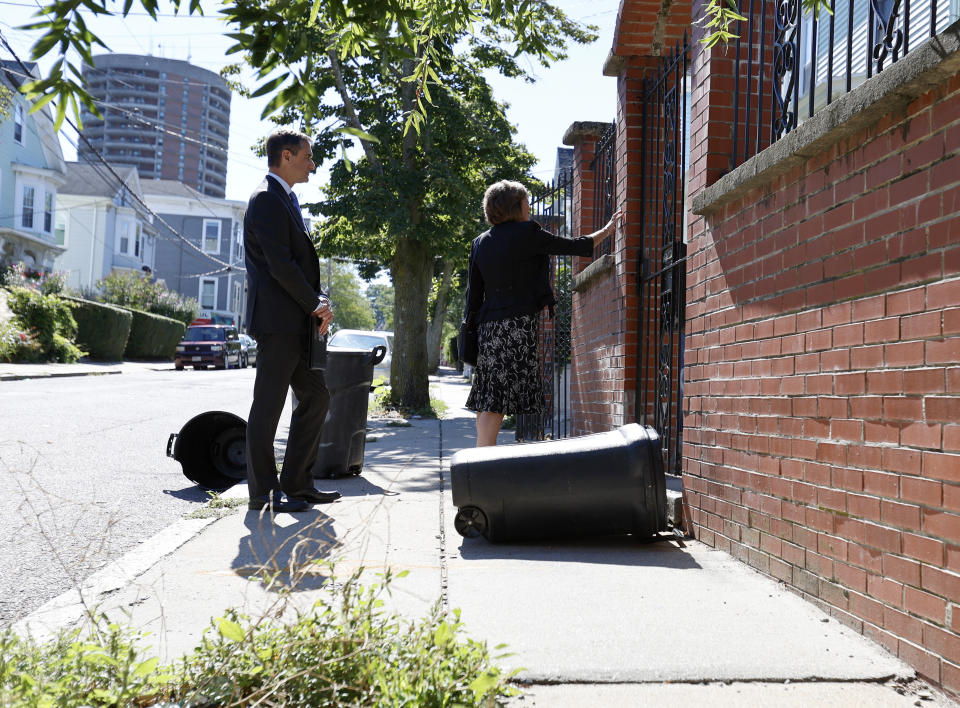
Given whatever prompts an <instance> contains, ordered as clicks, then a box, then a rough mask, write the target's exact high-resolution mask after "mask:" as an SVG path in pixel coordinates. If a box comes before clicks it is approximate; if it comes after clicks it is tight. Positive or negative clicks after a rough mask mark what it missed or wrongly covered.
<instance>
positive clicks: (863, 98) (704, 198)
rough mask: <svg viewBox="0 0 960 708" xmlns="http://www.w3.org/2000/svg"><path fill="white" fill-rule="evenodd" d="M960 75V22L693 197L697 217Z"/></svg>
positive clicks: (764, 182) (693, 208)
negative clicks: (959, 73)
mask: <svg viewBox="0 0 960 708" xmlns="http://www.w3.org/2000/svg"><path fill="white" fill-rule="evenodd" d="M958 71H960V20H958V21H956V22H954V23H953V24H952V25H950V26H949V27H947V29H945V30H944V31H943V32H941V33H940V34H938V35H937V36H935V37H931V38H930V40H929V41H927V42H924V43H923V44H922V45H921V46H920V47H918V48H917V49H915V50H913V51H912V52H910V53H909V54H907V56H905V57H904V58H903V59H901V60H899V61H897V62H895V63H893V64H891V65H890V66H889V67H888V68H886V69H884V70H883V71H881V72H880V73H879V74H876V75H875V76H872V77H871V78H869V79H867V80H866V81H865V82H863V83H862V84H860V85H859V86H857V87H856V88H855V89H853V90H852V91H850V93H847V94H844V95H843V96H840V98H838V99H837V100H836V101H833V102H832V103H830V104H829V105H827V106H826V107H824V108H822V109H820V110H819V111H818V112H817V113H815V114H814V115H813V117H812V118H808V119H807V120H806V121H804V122H803V123H802V124H801V125H799V126H798V127H797V128H795V129H794V130H792V131H790V132H789V133H787V134H786V135H784V136H783V137H782V138H780V139H779V140H778V141H776V142H775V143H773V144H772V145H770V146H769V147H768V148H766V149H765V150H762V151H761V152H759V153H757V154H756V155H754V156H753V157H751V158H750V159H749V160H747V161H746V162H744V163H743V164H742V165H740V166H739V167H737V168H736V169H734V170H732V171H731V172H728V173H727V174H725V175H724V176H723V177H721V178H720V179H718V180H717V181H716V182H714V183H713V184H711V185H710V186H709V187H707V188H706V189H704V190H703V191H701V192H699V193H698V194H695V195H693V196H692V198H691V200H690V207H691V209H692V211H693V213H694V214H701V215H705V214H710V213H712V212H714V211H716V210H718V209H720V208H721V207H723V206H724V205H726V204H728V203H729V202H732V201H733V200H735V199H738V198H739V197H741V196H743V195H744V194H746V193H747V192H748V191H750V190H751V189H755V188H757V187H761V186H763V185H764V184H767V183H769V182H770V181H771V180H772V179H774V178H775V177H778V176H779V175H781V174H783V173H785V172H787V171H789V170H791V169H792V168H794V167H796V166H798V165H801V164H803V163H804V162H806V161H807V160H808V159H810V158H811V157H813V156H815V155H817V154H819V153H821V152H823V151H824V150H826V149H828V148H829V147H830V146H832V145H834V144H835V143H838V142H840V141H841V140H843V139H844V138H847V137H849V136H850V135H852V134H853V133H856V132H858V131H860V130H863V129H864V128H867V127H869V126H871V125H873V124H875V123H876V122H877V121H879V120H880V119H881V118H882V117H883V116H885V115H889V114H890V113H894V112H895V111H898V110H900V109H902V108H904V107H905V106H906V105H907V104H909V103H910V102H911V101H913V100H914V99H915V98H917V97H918V96H920V95H921V94H923V93H925V92H926V91H929V90H930V89H932V88H935V87H937V86H939V85H941V84H942V83H943V82H944V81H947V80H949V79H950V78H952V77H953V76H954V75H955V74H956V73H957V72H958Z"/></svg>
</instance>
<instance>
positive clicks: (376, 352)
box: [370, 344, 387, 366]
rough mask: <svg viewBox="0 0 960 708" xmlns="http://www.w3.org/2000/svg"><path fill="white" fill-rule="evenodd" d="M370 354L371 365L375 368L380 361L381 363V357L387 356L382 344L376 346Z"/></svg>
mask: <svg viewBox="0 0 960 708" xmlns="http://www.w3.org/2000/svg"><path fill="white" fill-rule="evenodd" d="M370 354H371V356H373V360H372V364H373V365H374V366H376V365H377V364H379V363H380V362H381V361H383V357H385V356H386V355H387V348H386V347H385V346H383V345H382V344H378V345H377V346H375V347H374V348H373V350H372V351H371V352H370Z"/></svg>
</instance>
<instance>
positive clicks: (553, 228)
mask: <svg viewBox="0 0 960 708" xmlns="http://www.w3.org/2000/svg"><path fill="white" fill-rule="evenodd" d="M572 215H573V170H572V169H563V170H560V171H559V173H558V174H557V178H556V180H555V181H553V182H550V183H547V184H546V185H544V187H543V188H542V189H539V190H536V191H534V192H532V193H531V194H530V218H531V219H535V220H537V221H539V222H540V224H541V225H542V226H543V228H544V229H546V230H547V231H549V232H551V233H553V234H556V235H557V236H564V237H566V238H570V237H571V227H572V224H571V219H572ZM550 266H551V268H550V283H551V285H552V286H553V292H554V293H555V294H556V296H557V304H556V307H555V308H554V316H553V317H552V318H551V317H550V316H549V315H548V314H547V313H546V312H541V313H540V374H541V377H542V380H543V389H544V397H545V399H546V407H545V408H544V412H543V415H518V416H517V428H516V439H517V440H518V441H519V440H545V439H549V438H553V439H556V438H563V437H567V436H568V435H569V434H570V424H569V420H570V355H571V349H570V319H571V315H572V311H573V289H572V287H573V272H572V269H573V259H572V257H571V256H551V257H550Z"/></svg>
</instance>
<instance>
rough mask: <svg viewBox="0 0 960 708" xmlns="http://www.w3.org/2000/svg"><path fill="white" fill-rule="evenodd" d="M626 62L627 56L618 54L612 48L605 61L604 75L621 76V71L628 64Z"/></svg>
mask: <svg viewBox="0 0 960 708" xmlns="http://www.w3.org/2000/svg"><path fill="white" fill-rule="evenodd" d="M626 63H627V60H626V58H625V57H621V56H617V55H616V54H614V53H613V50H612V49H611V50H610V53H609V54H607V59H606V61H604V62H603V75H604V76H620V72H622V71H623V67H624V66H626Z"/></svg>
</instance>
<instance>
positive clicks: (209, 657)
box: [0, 571, 517, 708]
mask: <svg viewBox="0 0 960 708" xmlns="http://www.w3.org/2000/svg"><path fill="white" fill-rule="evenodd" d="M360 572H362V571H358V572H357V573H355V574H354V575H353V576H351V577H350V578H349V579H348V580H346V581H345V582H343V583H334V582H331V583H330V584H329V585H328V587H330V588H331V592H330V593H328V594H325V595H323V596H321V599H319V600H318V601H317V602H316V603H315V605H314V606H313V608H312V609H310V610H308V611H298V612H296V614H295V616H294V617H292V618H291V620H290V621H286V622H282V621H279V620H277V619H275V618H274V617H275V615H268V616H265V617H262V618H260V619H259V620H251V619H250V618H249V617H247V616H245V615H242V614H239V613H237V612H235V611H232V610H231V611H228V612H226V613H225V614H224V615H223V616H221V617H216V618H214V619H213V620H211V622H210V626H209V627H208V628H207V630H206V632H205V633H204V636H203V639H202V640H201V642H200V645H199V646H198V647H197V648H196V649H194V651H193V652H192V653H191V654H189V655H187V656H186V657H184V658H182V659H180V660H178V661H176V662H173V663H171V664H166V665H161V663H160V660H159V659H158V658H157V657H156V656H153V655H151V653H150V651H149V650H145V649H144V643H145V642H144V640H145V639H146V635H145V634H143V633H140V632H138V631H136V630H134V629H131V628H129V627H127V626H124V625H122V624H117V623H113V622H110V621H109V620H108V619H107V618H105V617H103V616H95V617H93V618H92V619H91V621H90V622H89V623H88V625H87V626H86V627H85V628H83V629H82V630H81V629H77V630H71V631H62V632H61V633H60V634H58V635H57V636H56V637H54V638H53V639H51V640H48V641H37V640H35V639H32V638H29V637H20V636H18V635H16V634H15V633H14V632H12V631H11V630H9V629H7V630H4V631H3V632H0V705H4V706H80V705H83V706H151V705H158V704H159V705H162V704H168V705H169V704H173V705H176V706H188V705H190V706H238V707H240V706H244V707H245V706H254V705H261V706H263V705H271V706H399V705H403V706H430V707H433V706H436V707H438V708H439V707H440V706H457V705H460V706H477V707H486V706H495V705H497V704H498V703H499V702H500V701H501V700H502V699H504V698H506V697H508V696H510V695H515V694H516V693H517V689H515V688H513V687H512V686H510V685H509V683H508V681H509V680H510V679H511V678H512V676H513V675H512V674H506V673H504V672H503V671H502V670H501V669H499V668H498V667H497V666H496V665H495V664H494V663H493V657H491V654H490V652H489V650H488V649H487V646H486V644H484V643H480V642H476V641H474V640H471V639H469V638H466V637H465V636H464V633H463V627H462V624H461V622H460V617H459V611H456V610H455V611H453V612H452V613H449V614H445V613H443V612H442V611H441V610H440V605H439V603H437V604H435V605H434V607H433V608H432V609H431V610H430V612H428V614H427V615H426V616H425V617H423V618H420V619H416V620H407V619H404V618H401V617H399V616H398V615H397V614H395V613H391V612H387V611H386V610H384V607H383V604H384V602H383V597H384V595H385V593H387V592H388V588H389V585H390V583H391V582H392V577H391V573H390V572H389V571H388V572H387V573H385V574H384V576H383V580H382V581H381V582H380V583H378V584H376V585H373V586H369V587H368V586H364V585H361V584H360V582H359V575H360ZM404 574H405V573H400V574H398V575H397V577H400V576H402V575H404ZM501 648H502V647H498V648H497V650H499V649H501ZM500 658H502V657H500Z"/></svg>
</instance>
